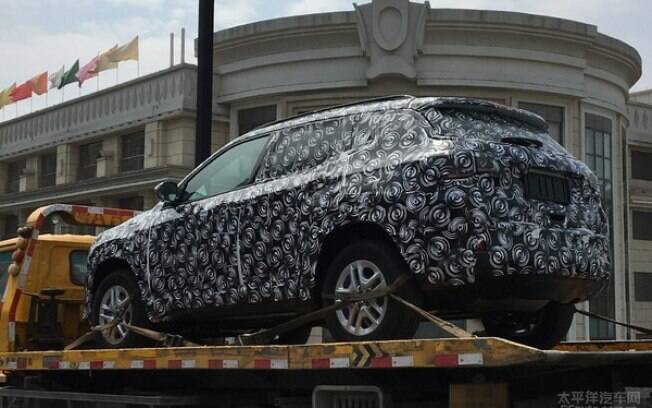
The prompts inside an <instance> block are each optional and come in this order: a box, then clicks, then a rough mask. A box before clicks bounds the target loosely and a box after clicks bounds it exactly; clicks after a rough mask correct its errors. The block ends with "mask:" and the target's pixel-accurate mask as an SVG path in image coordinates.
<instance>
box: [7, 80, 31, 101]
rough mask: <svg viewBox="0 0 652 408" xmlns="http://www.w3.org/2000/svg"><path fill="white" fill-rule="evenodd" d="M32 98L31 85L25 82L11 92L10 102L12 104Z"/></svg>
mask: <svg viewBox="0 0 652 408" xmlns="http://www.w3.org/2000/svg"><path fill="white" fill-rule="evenodd" d="M31 96H32V84H30V83H29V81H27V82H25V83H24V84H22V85H18V86H17V87H16V88H14V90H13V91H12V92H11V100H12V101H14V102H18V101H22V100H23V99H27V98H29V97H31Z"/></svg>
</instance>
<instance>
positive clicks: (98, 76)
mask: <svg viewBox="0 0 652 408" xmlns="http://www.w3.org/2000/svg"><path fill="white" fill-rule="evenodd" d="M99 60H100V52H99V51H98V52H97V61H99ZM95 69H97V63H95ZM97 90H98V91H99V90H100V73H99V72H98V73H97Z"/></svg>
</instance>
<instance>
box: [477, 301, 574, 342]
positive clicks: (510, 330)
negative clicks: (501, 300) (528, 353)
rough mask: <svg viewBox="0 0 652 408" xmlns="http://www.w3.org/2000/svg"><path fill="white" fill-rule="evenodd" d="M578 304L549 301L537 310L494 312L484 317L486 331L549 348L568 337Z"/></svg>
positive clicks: (491, 334)
mask: <svg viewBox="0 0 652 408" xmlns="http://www.w3.org/2000/svg"><path fill="white" fill-rule="evenodd" d="M574 314H575V305H573V304H562V303H556V302H550V303H548V304H547V305H546V306H545V307H544V308H542V309H541V310H539V311H538V312H536V313H494V314H491V315H486V316H483V317H482V323H483V324H484V327H485V330H486V331H487V334H489V335H490V336H495V337H502V338H505V339H507V340H512V341H515V342H517V343H522V344H525V345H528V346H532V347H536V348H539V349H550V348H552V347H554V346H556V345H557V344H559V342H561V341H562V340H564V338H565V337H566V333H568V329H569V328H570V325H571V323H572V322H573V315H574Z"/></svg>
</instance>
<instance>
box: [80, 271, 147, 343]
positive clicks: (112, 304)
mask: <svg viewBox="0 0 652 408" xmlns="http://www.w3.org/2000/svg"><path fill="white" fill-rule="evenodd" d="M132 296H133V299H131V297H132ZM92 320H93V323H94V324H97V325H107V324H111V323H112V322H114V321H116V320H117V321H121V322H126V323H128V324H131V325H134V326H140V327H147V326H148V325H149V320H148V319H147V314H146V313H145V308H144V306H143V303H142V300H141V298H140V291H139V290H138V285H137V283H136V279H135V278H134V276H133V274H132V273H131V272H130V271H127V270H124V269H121V270H116V271H113V272H111V273H110V274H109V275H107V276H106V278H104V279H103V280H102V282H101V283H100V285H99V287H98V288H97V291H96V292H95V295H94V301H93V316H92ZM96 339H97V343H98V346H100V347H102V348H129V347H138V346H143V345H146V344H148V343H149V341H148V340H147V339H146V338H144V337H142V336H140V335H138V334H136V333H133V332H132V331H131V330H129V329H128V328H127V327H125V326H124V325H123V324H117V325H115V326H113V327H111V328H108V329H105V330H102V331H98V332H96Z"/></svg>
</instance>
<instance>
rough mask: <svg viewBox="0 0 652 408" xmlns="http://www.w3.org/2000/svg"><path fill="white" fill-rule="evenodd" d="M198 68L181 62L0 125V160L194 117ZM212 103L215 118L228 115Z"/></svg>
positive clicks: (224, 117)
mask: <svg viewBox="0 0 652 408" xmlns="http://www.w3.org/2000/svg"><path fill="white" fill-rule="evenodd" d="M196 78H197V69H196V67H195V66H194V65H188V64H181V65H177V66H174V67H171V68H169V69H166V70H163V71H159V72H155V73H153V74H149V75H145V76H142V77H139V78H136V79H133V80H130V81H127V82H124V83H121V84H118V85H116V86H112V87H110V88H106V89H103V90H101V91H98V92H95V93H92V94H90V95H86V96H82V97H80V98H76V99H73V100H70V101H67V102H64V103H62V104H58V105H55V106H51V107H49V108H46V109H43V110H39V111H37V112H34V113H31V114H29V115H25V116H21V117H18V118H16V119H12V120H10V121H7V122H3V123H1V124H0V159H7V158H11V157H15V156H20V155H24V154H29V153H32V152H34V151H38V150H43V149H47V148H51V147H55V146H57V145H59V144H62V143H76V142H79V141H82V140H84V139H87V138H89V137H94V136H100V135H102V134H104V133H107V132H113V131H118V130H121V129H128V128H137V127H139V126H144V124H146V123H147V122H151V121H152V120H157V119H164V118H170V117H175V116H183V115H189V116H193V115H194V114H195V110H196V106H195V105H196V102H195V101H196V92H195V89H196V81H197V79H196ZM221 109H223V108H222V107H219V106H218V105H217V104H215V107H214V109H213V112H214V120H220V119H222V120H226V118H227V114H226V112H225V111H223V110H221Z"/></svg>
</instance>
